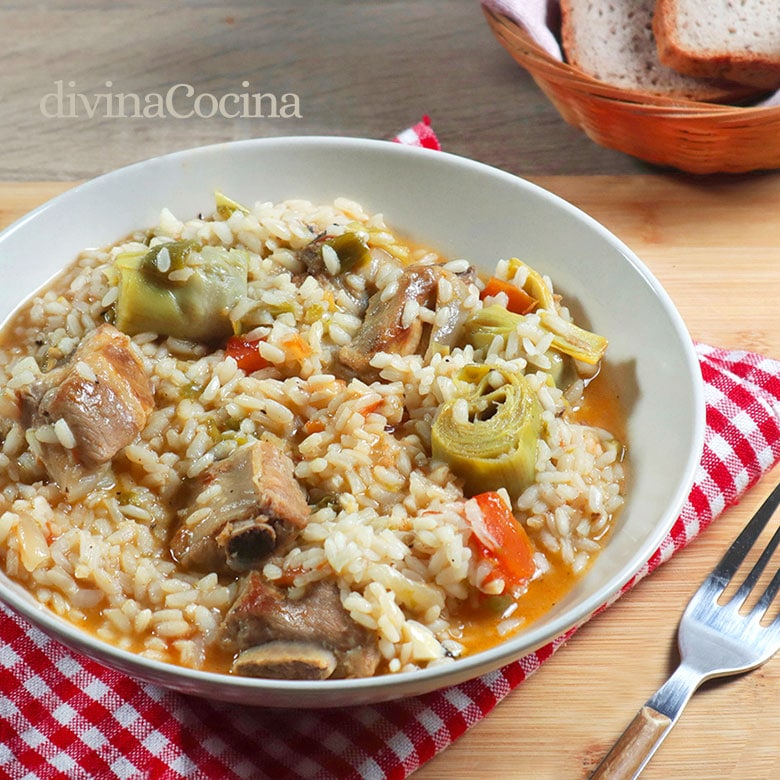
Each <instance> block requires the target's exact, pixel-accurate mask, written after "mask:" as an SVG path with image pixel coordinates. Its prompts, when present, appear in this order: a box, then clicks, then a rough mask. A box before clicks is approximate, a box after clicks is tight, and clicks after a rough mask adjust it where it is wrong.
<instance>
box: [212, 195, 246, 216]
mask: <svg viewBox="0 0 780 780" xmlns="http://www.w3.org/2000/svg"><path fill="white" fill-rule="evenodd" d="M214 202H215V204H216V206H217V214H218V215H219V216H220V217H222V219H229V218H230V216H231V214H232V213H233V212H234V211H240V212H241V213H242V214H249V209H248V208H247V207H246V206H242V205H241V204H240V203H239V202H238V201H235V200H233V199H232V198H228V196H227V195H225V194H223V193H221V192H220V191H219V190H217V191H216V192H215V193H214Z"/></svg>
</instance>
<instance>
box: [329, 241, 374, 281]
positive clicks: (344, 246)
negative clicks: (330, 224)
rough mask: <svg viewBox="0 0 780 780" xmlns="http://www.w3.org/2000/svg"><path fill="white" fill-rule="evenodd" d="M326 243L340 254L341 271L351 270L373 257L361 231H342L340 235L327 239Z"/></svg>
mask: <svg viewBox="0 0 780 780" xmlns="http://www.w3.org/2000/svg"><path fill="white" fill-rule="evenodd" d="M325 244H326V245H327V246H330V247H331V248H332V249H333V251H334V252H335V253H336V254H337V255H338V256H339V263H340V264H341V273H346V272H347V271H351V270H352V269H353V268H356V267H358V266H360V265H361V264H362V263H366V262H368V261H369V260H370V259H371V252H370V251H369V249H368V243H367V241H366V239H365V236H363V235H360V234H359V233H342V234H341V235H340V236H332V237H331V238H327V239H325Z"/></svg>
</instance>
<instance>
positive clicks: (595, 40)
mask: <svg viewBox="0 0 780 780" xmlns="http://www.w3.org/2000/svg"><path fill="white" fill-rule="evenodd" d="M704 1H706V0H703V2H704ZM768 2H772V3H777V2H778V0H768ZM655 4H656V3H655V0H561V19H562V25H561V39H562V44H563V49H564V52H565V54H566V59H567V61H568V62H569V64H571V65H572V66H573V67H575V68H577V69H579V70H581V71H583V72H585V73H587V74H589V75H590V76H593V77H594V78H596V79H598V80H599V81H603V82H606V83H608V84H611V85H613V86H616V87H619V88H621V89H627V90H631V91H633V92H638V93H645V94H650V95H661V96H665V97H670V98H679V99H687V100H700V101H705V102H722V103H728V102H739V101H743V100H745V99H747V98H749V97H750V96H751V95H754V94H756V93H757V89H756V88H755V87H749V86H745V85H743V84H736V83H730V82H726V81H722V80H712V79H704V78H697V77H693V76H688V75H684V74H682V73H679V72H678V71H676V70H675V69H673V68H670V67H668V66H667V65H664V64H663V63H662V62H661V60H660V59H659V56H658V50H657V48H656V42H655V37H654V34H653V12H654V10H655Z"/></svg>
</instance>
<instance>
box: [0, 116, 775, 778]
mask: <svg viewBox="0 0 780 780" xmlns="http://www.w3.org/2000/svg"><path fill="white" fill-rule="evenodd" d="M409 133H411V134H412V135H411V136H410V137H412V138H415V137H417V138H419V140H420V143H419V145H423V143H424V140H423V139H425V138H427V139H428V143H431V138H430V135H429V134H430V133H432V131H431V130H430V126H429V125H428V124H427V123H426V122H423V123H421V124H420V125H418V126H416V127H415V128H413V129H412V130H411V131H409ZM420 136H422V137H420ZM402 140H403V139H402ZM433 140H434V141H435V136H433ZM437 145H438V144H436V146H437ZM436 146H433V148H436ZM697 351H698V355H699V360H700V364H701V370H702V377H703V380H704V387H705V399H706V403H707V431H706V437H705V448H704V454H703V457H702V461H701V465H700V467H699V469H698V472H697V474H696V480H695V485H694V487H693V490H692V491H691V494H690V497H689V498H688V500H687V502H686V504H685V507H684V508H683V511H682V513H681V515H680V517H679V519H678V520H677V522H676V523H675V525H674V528H673V529H672V531H671V533H670V534H669V536H668V537H667V538H666V540H665V541H664V543H663V544H662V545H661V547H660V548H659V550H658V551H657V552H656V553H655V554H654V555H653V557H652V558H651V559H650V560H649V561H648V563H647V564H646V565H645V566H644V567H643V569H642V570H641V571H640V573H639V574H638V575H637V576H636V577H635V578H634V580H632V582H630V583H629V584H628V585H627V586H626V588H625V589H624V590H628V589H629V588H630V587H632V586H633V585H634V584H635V583H636V582H637V581H638V580H639V579H641V578H642V577H644V576H645V575H647V574H649V573H650V572H651V571H653V570H654V569H655V568H656V567H657V566H659V565H660V564H661V563H662V562H663V561H665V560H667V559H668V558H669V557H671V555H672V554H673V553H674V552H675V551H677V550H679V549H680V548H682V547H683V546H684V545H685V544H687V543H688V542H689V541H690V540H691V539H693V538H694V537H695V536H696V535H697V534H698V533H699V532H700V531H701V530H703V529H704V528H705V527H706V526H707V525H709V523H710V522H712V520H713V519H714V518H716V517H717V516H718V515H719V514H720V513H721V512H722V511H723V510H724V509H725V508H726V507H727V506H729V505H731V504H733V503H735V502H736V501H737V500H738V499H739V497H740V496H741V495H742V494H743V493H744V491H745V490H747V489H748V488H749V487H750V486H751V485H752V484H753V483H754V482H755V481H756V480H757V479H758V478H759V477H760V476H761V475H762V474H763V473H765V472H766V471H768V470H769V469H770V468H772V466H773V465H774V464H775V463H776V462H777V461H778V460H780V422H779V421H778V414H779V413H780V361H776V360H770V359H767V358H763V357H760V356H759V355H755V354H752V353H748V352H727V351H725V350H721V349H714V348H712V347H708V346H705V345H703V344H700V345H698V346H697ZM605 607H606V605H605ZM573 633H574V632H573V631H570V632H569V633H568V634H566V635H565V636H562V637H559V638H558V639H556V640H555V641H554V642H552V643H550V644H549V645H547V646H546V647H543V648H542V649H540V650H538V651H536V652H535V653H531V654H530V655H528V656H526V657H525V658H522V659H521V660H519V661H517V662H515V663H512V664H509V665H508V666H506V667H504V668H503V669H500V670H498V671H495V672H492V673H491V674H488V675H485V676H484V677H480V678H479V679H476V680H472V681H470V682H466V683H463V684H461V685H457V686H454V687H452V688H447V689H445V690H441V691H436V692H434V693H430V694H427V695H425V696H421V697H418V698H412V699H404V700H401V701H396V702H388V703H384V704H378V705H374V706H361V707H352V708H342V709H337V710H336V709H332V710H308V711H300V710H296V711H286V710H264V709H254V708H246V707H239V706H236V705H228V704H222V703H219V702H214V701H207V700H205V699H198V698H194V697H189V696H185V695H182V694H178V693H173V692H170V691H166V690H163V689H161V688H158V687H156V686H153V685H145V684H141V683H138V682H136V681H135V680H133V679H131V678H129V677H127V676H125V675H124V674H121V673H120V672H115V671H112V670H109V669H106V668H104V667H102V666H100V665H99V664H97V663H95V662H93V661H91V660H89V659H87V658H84V657H82V656H80V655H75V654H74V653H71V652H70V651H69V650H67V649H65V648H64V647H63V646H62V645H60V644H59V643H58V642H55V641H53V640H51V639H49V638H48V637H47V636H45V635H44V634H42V633H41V632H40V631H38V630H37V629H35V628H33V627H31V626H30V625H29V624H28V623H26V622H25V621H24V620H23V619H21V618H19V617H17V616H15V615H13V614H11V613H9V612H7V611H6V610H0V691H1V692H2V694H0V776H6V777H10V778H25V777H29V778H55V777H62V778H147V777H155V778H170V779H171V780H173V779H174V778H211V777H214V778H323V779H324V778H371V779H373V778H394V779H396V780H398V779H399V778H405V777H408V776H409V775H410V774H411V773H412V772H413V771H414V770H415V769H417V768H419V767H420V766H421V765H422V764H424V763H425V762H426V761H427V760H428V759H430V758H432V757H433V756H434V755H435V754H436V753H438V752H439V751H440V750H443V749H444V748H446V747H447V746H448V745H449V744H451V743H452V742H453V741H454V740H455V739H457V738H458V737H459V736H460V735H461V734H462V733H463V732H465V731H466V730H467V729H468V728H470V727H471V726H473V725H474V724H475V723H477V722H478V721H479V720H480V719H482V718H484V717H485V716H486V715H487V714H488V713H489V712H490V711H491V710H492V709H493V707H494V706H495V705H496V704H497V703H498V702H499V701H500V700H501V699H502V698H503V697H504V696H506V695H507V694H508V693H509V692H510V691H512V690H513V689H514V688H515V687H516V686H518V685H519V684H520V683H522V682H523V680H525V679H526V678H527V677H528V676H529V675H531V674H532V673H533V672H535V671H536V670H537V669H538V668H539V667H540V666H541V665H542V664H543V663H544V662H545V660H546V659H547V658H549V657H550V656H551V655H552V654H553V653H554V652H555V651H556V650H557V649H558V648H559V647H560V646H561V645H562V644H564V643H565V642H566V640H567V639H568V638H569V637H570V636H571V635H572V634H573Z"/></svg>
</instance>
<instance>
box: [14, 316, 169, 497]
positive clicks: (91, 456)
mask: <svg viewBox="0 0 780 780" xmlns="http://www.w3.org/2000/svg"><path fill="white" fill-rule="evenodd" d="M20 401H21V406H22V419H23V422H24V423H25V424H26V425H28V426H32V427H36V428H38V427H40V426H44V425H56V424H57V422H58V421H59V420H63V421H64V422H65V423H66V424H67V429H68V430H69V431H70V434H72V440H71V441H69V442H68V444H69V445H70V446H63V444H61V443H60V444H53V443H46V444H43V445H42V447H41V459H42V460H43V462H44V465H45V466H46V469H47V471H48V472H49V475H50V476H51V477H52V478H53V479H54V480H55V481H56V482H57V483H58V484H60V487H63V489H69V488H70V487H71V486H72V485H71V483H72V482H73V481H74V479H78V475H79V474H80V473H82V472H83V471H84V470H86V471H94V470H95V469H96V468H97V467H98V466H100V465H101V464H104V463H107V462H108V461H110V460H111V459H112V458H113V457H114V455H116V454H117V452H119V450H121V449H122V448H123V447H125V446H127V445H128V444H130V443H131V442H132V441H133V440H134V439H135V438H136V437H137V436H138V434H139V433H140V432H141V430H142V429H143V428H144V426H145V425H146V421H147V419H148V417H149V414H150V413H151V411H152V409H153V408H154V395H153V391H152V385H151V382H150V380H149V377H148V376H147V374H146V372H145V370H144V367H143V364H142V362H141V359H140V357H139V356H138V355H137V354H136V352H135V349H134V347H133V344H132V342H131V341H130V339H129V338H128V337H127V336H126V335H125V334H124V333H121V332H120V331H118V330H117V329H116V328H115V327H114V326H113V325H108V324H105V325H101V326H100V327H99V328H97V329H96V330H94V331H92V333H90V334H88V335H87V336H85V337H84V339H83V340H82V342H81V344H79V346H78V348H77V349H76V351H75V352H74V353H73V355H72V356H71V357H70V358H69V359H68V361H67V363H66V364H65V365H63V366H60V367H59V368H55V369H53V370H52V371H49V372H48V373H46V374H44V375H43V376H42V377H41V379H40V380H38V382H36V383H35V384H34V385H33V386H31V387H30V388H29V389H28V390H27V391H26V392H25V393H23V394H22V395H21V397H20Z"/></svg>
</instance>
